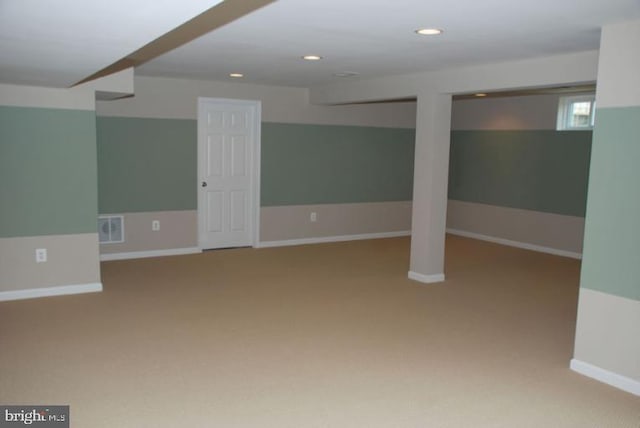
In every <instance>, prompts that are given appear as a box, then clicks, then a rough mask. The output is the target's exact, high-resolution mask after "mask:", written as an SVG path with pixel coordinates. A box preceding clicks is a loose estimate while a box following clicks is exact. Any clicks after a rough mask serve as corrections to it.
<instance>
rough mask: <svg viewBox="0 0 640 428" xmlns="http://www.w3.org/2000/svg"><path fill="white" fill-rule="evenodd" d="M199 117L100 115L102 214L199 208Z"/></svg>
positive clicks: (99, 173)
mask: <svg viewBox="0 0 640 428" xmlns="http://www.w3.org/2000/svg"><path fill="white" fill-rule="evenodd" d="M196 129H197V126H196V121H195V120H186V119H144V118H126V117H98V118H97V133H98V199H99V210H100V213H101V214H108V213H130V212H146V211H173V210H195V209H196V208H197V202H196V175H197V171H196V162H197V131H196Z"/></svg>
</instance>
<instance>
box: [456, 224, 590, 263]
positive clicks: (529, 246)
mask: <svg viewBox="0 0 640 428" xmlns="http://www.w3.org/2000/svg"><path fill="white" fill-rule="evenodd" d="M447 233H450V234H451V235H458V236H464V237H465V238H473V239H479V240H481V241H487V242H493V243H495V244H501V245H508V246H509V247H517V248H522V249H525V250H531V251H538V252H541V253H547V254H553V255H554V256H562V257H570V258H572V259H582V254H581V253H575V252H573V251H566V250H559V249H557V248H551V247H543V246H541V245H535V244H529V243H527V242H519V241H512V240H510V239H504V238H496V237H495V236H488V235H482V234H479V233H474V232H467V231H466V230H458V229H449V228H447Z"/></svg>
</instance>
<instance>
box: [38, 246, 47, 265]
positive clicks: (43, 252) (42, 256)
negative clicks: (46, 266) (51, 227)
mask: <svg viewBox="0 0 640 428" xmlns="http://www.w3.org/2000/svg"><path fill="white" fill-rule="evenodd" d="M46 261H47V249H46V248H37V249H36V263H44V262H46Z"/></svg>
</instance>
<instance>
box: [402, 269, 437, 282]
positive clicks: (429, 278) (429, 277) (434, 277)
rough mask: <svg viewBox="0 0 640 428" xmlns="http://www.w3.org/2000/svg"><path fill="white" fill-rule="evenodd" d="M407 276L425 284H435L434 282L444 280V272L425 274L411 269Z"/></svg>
mask: <svg viewBox="0 0 640 428" xmlns="http://www.w3.org/2000/svg"><path fill="white" fill-rule="evenodd" d="M407 276H408V277H409V279H412V280H414V281H418V282H422V283H425V284H433V283H434V282H444V273H438V274H435V275H424V274H421V273H417V272H413V271H409V274H408V275H407Z"/></svg>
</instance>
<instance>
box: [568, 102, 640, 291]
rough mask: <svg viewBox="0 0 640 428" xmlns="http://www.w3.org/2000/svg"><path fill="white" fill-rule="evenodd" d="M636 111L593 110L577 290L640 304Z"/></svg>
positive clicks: (639, 116)
mask: <svg viewBox="0 0 640 428" xmlns="http://www.w3.org/2000/svg"><path fill="white" fill-rule="evenodd" d="M638 165H640V106H638V107H619V108H598V109H597V114H596V125H595V128H594V133H593V156H592V161H591V173H590V176H589V198H588V202H587V218H586V224H585V241H584V252H583V263H582V275H581V280H580V285H581V286H582V287H586V288H590V289H593V290H598V291H602V292H605V293H609V294H615V295H617V296H621V297H626V298H629V299H634V300H640V263H638V260H639V255H640V228H639V227H638V213H639V212H640V190H638V187H639V185H640V168H639V167H638Z"/></svg>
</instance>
